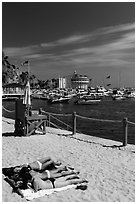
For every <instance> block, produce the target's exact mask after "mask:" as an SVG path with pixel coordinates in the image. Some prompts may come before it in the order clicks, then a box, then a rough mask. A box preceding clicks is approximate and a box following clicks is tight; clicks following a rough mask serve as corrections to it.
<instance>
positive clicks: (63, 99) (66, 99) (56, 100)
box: [48, 96, 70, 103]
mask: <svg viewBox="0 0 137 204" xmlns="http://www.w3.org/2000/svg"><path fill="white" fill-rule="evenodd" d="M69 100H70V97H69V96H58V97H56V96H54V97H51V98H49V99H48V102H49V103H68V102H69Z"/></svg>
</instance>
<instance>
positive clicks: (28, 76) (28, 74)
mask: <svg viewBox="0 0 137 204" xmlns="http://www.w3.org/2000/svg"><path fill="white" fill-rule="evenodd" d="M29 76H30V64H29V62H28V81H29Z"/></svg>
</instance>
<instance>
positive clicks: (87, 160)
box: [2, 117, 135, 202]
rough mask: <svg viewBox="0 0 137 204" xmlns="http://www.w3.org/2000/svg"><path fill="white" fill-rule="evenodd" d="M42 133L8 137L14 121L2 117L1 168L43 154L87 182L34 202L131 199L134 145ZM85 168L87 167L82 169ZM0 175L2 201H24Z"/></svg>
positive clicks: (51, 131) (57, 132)
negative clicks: (83, 186) (77, 171)
mask: <svg viewBox="0 0 137 204" xmlns="http://www.w3.org/2000/svg"><path fill="white" fill-rule="evenodd" d="M46 130H47V132H46V134H45V135H39V134H37V135H32V136H29V137H18V136H16V137H15V136H11V135H12V134H11V133H13V132H14V120H12V119H7V118H4V117H2V133H9V134H8V136H3V137H2V167H10V166H15V165H20V164H24V163H27V162H32V161H34V160H37V159H39V158H42V157H44V156H50V157H51V158H53V160H54V159H60V160H61V161H63V162H64V163H66V164H69V165H71V166H73V167H74V168H75V169H76V170H79V171H80V175H81V177H84V178H85V179H87V180H88V181H89V184H88V189H87V190H86V191H80V190H74V189H69V190H66V191H63V192H58V193H53V194H52V195H50V196H44V197H41V198H38V199H34V201H35V202H44V201H45V202H116V201H117V202H129V201H130V202H134V201H135V145H129V144H128V145H127V146H126V147H122V146H121V143H120V142H117V141H112V140H108V139H102V138H96V137H92V136H88V135H84V134H78V133H77V134H76V135H75V136H72V134H71V132H69V131H65V130H59V129H55V128H49V127H47V128H46ZM85 167H86V168H85ZM3 179H4V177H2V195H3V197H2V201H3V202H17V201H18V202H23V201H26V200H25V199H24V198H21V197H20V196H19V195H17V194H16V193H12V189H11V187H10V186H9V185H8V184H7V183H6V182H5V181H4V180H3Z"/></svg>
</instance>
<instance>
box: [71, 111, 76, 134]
mask: <svg viewBox="0 0 137 204" xmlns="http://www.w3.org/2000/svg"><path fill="white" fill-rule="evenodd" d="M72 119H73V133H72V134H73V135H74V134H76V112H73V114H72Z"/></svg>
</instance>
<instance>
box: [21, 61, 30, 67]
mask: <svg viewBox="0 0 137 204" xmlns="http://www.w3.org/2000/svg"><path fill="white" fill-rule="evenodd" d="M28 64H29V61H25V62H23V63H21V65H22V66H23V65H28Z"/></svg>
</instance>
